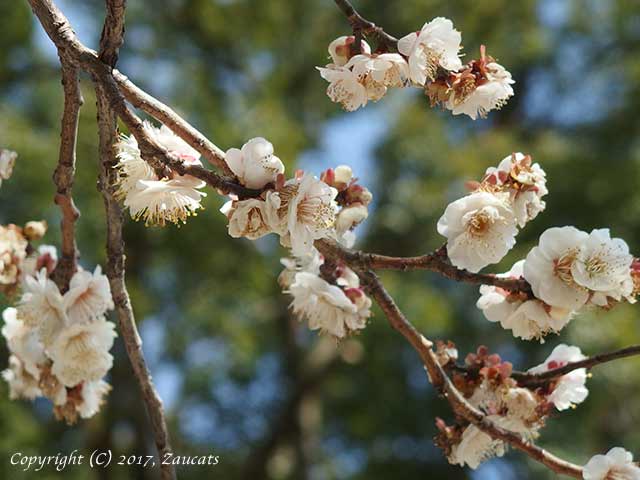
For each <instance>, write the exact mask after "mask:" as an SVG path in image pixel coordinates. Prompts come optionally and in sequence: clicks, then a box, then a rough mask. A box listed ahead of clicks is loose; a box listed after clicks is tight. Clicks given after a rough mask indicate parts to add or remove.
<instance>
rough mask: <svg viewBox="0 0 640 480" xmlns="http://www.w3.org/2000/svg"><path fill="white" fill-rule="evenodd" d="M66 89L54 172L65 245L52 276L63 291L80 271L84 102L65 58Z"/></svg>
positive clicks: (63, 86)
mask: <svg viewBox="0 0 640 480" xmlns="http://www.w3.org/2000/svg"><path fill="white" fill-rule="evenodd" d="M60 65H61V67H62V88H63V89H64V110H63V113H62V122H61V128H60V154H59V159H58V166H57V167H56V169H55V171H54V173H53V182H54V183H55V185H56V196H55V202H56V204H58V206H59V207H60V211H61V212H62V220H61V222H60V228H61V230H62V242H61V243H62V244H61V248H60V252H61V255H60V260H59V261H58V264H57V265H56V268H55V270H54V271H53V272H52V279H53V281H54V282H55V283H56V285H57V286H58V288H59V289H60V291H61V292H62V293H64V292H66V291H67V290H68V289H69V282H70V281H71V277H72V276H73V274H74V273H75V272H76V270H77V262H78V256H79V252H78V247H77V245H76V234H75V223H76V220H78V218H79V217H80V211H79V210H78V209H77V208H76V206H75V204H74V202H73V197H72V195H71V190H72V188H73V181H74V178H75V173H76V143H77V136H78V118H79V114H80V107H81V106H82V103H83V98H82V92H81V91H80V83H79V79H78V69H77V68H76V67H73V66H71V65H69V64H68V63H67V62H66V61H65V60H64V59H63V58H62V57H61V58H60Z"/></svg>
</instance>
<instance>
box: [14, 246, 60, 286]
mask: <svg viewBox="0 0 640 480" xmlns="http://www.w3.org/2000/svg"><path fill="white" fill-rule="evenodd" d="M57 263H58V250H57V249H56V247H54V246H53V245H40V246H39V247H38V250H37V251H36V252H33V253H31V254H30V255H29V256H27V258H25V259H24V261H23V262H22V268H21V269H20V280H21V281H22V282H24V279H25V278H26V277H28V276H32V277H33V276H35V275H36V274H37V273H38V271H39V270H41V269H42V268H46V269H47V272H52V271H53V269H54V268H55V267H56V265H57Z"/></svg>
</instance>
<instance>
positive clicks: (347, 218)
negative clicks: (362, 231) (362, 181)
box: [336, 204, 369, 235]
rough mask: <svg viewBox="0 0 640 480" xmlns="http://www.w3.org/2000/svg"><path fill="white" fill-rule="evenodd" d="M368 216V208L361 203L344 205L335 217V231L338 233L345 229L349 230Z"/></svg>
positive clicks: (343, 231) (342, 232)
mask: <svg viewBox="0 0 640 480" xmlns="http://www.w3.org/2000/svg"><path fill="white" fill-rule="evenodd" d="M368 216H369V210H368V209H367V207H365V206H364V205H362V204H354V205H350V206H348V207H344V208H343V209H342V210H340V213H338V217H337V219H336V231H337V232H338V235H342V234H344V233H345V232H346V231H347V230H351V229H353V228H355V227H356V226H358V225H360V223H362V222H363V221H365V220H366V219H367V217H368Z"/></svg>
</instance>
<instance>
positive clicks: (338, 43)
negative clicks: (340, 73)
mask: <svg viewBox="0 0 640 480" xmlns="http://www.w3.org/2000/svg"><path fill="white" fill-rule="evenodd" d="M360 42H361V43H360V47H361V48H360V53H371V47H370V46H369V44H368V43H367V42H366V41H364V40H361V41H360ZM354 43H355V37H354V36H353V35H350V36H346V35H344V36H342V37H338V38H336V39H335V40H334V41H332V42H331V43H330V44H329V55H330V56H331V60H332V61H333V65H335V66H336V67H343V66H345V65H346V64H347V62H348V61H349V59H350V58H351V56H352V55H351V47H352V45H353V44H354Z"/></svg>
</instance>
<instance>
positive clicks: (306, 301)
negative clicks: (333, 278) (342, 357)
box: [289, 272, 371, 339]
mask: <svg viewBox="0 0 640 480" xmlns="http://www.w3.org/2000/svg"><path fill="white" fill-rule="evenodd" d="M289 293H290V294H291V295H292V296H293V301H292V303H291V307H292V309H293V312H294V313H295V314H297V315H299V316H300V317H301V318H306V319H307V321H308V323H309V328H310V329H311V330H321V331H322V332H325V333H328V334H330V335H332V336H334V337H336V338H338V339H340V338H344V337H345V336H347V335H348V334H349V333H351V332H355V331H357V330H362V329H363V328H364V327H365V326H366V323H367V319H368V318H369V316H370V315H371V313H370V310H369V309H370V307H371V300H370V299H369V298H368V297H366V296H365V295H364V294H362V296H360V295H358V298H356V299H355V301H352V300H351V299H350V298H349V297H348V296H347V292H345V291H344V290H343V289H342V288H340V287H338V286H336V285H331V284H330V283H328V282H327V281H325V280H324V279H322V278H320V277H319V276H318V275H315V274H313V273H309V272H299V273H297V274H296V275H295V278H294V281H293V283H292V284H291V286H290V287H289Z"/></svg>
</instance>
